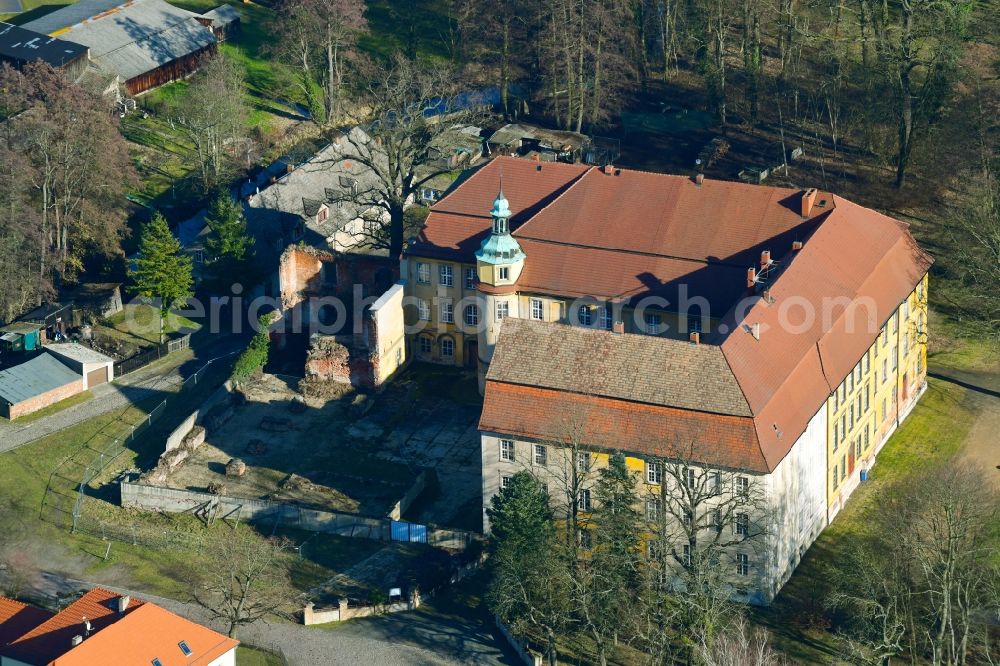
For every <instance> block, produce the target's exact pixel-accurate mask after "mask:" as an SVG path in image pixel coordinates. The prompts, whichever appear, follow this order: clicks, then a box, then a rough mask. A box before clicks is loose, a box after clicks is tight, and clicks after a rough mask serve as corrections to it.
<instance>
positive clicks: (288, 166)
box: [285, 164, 295, 173]
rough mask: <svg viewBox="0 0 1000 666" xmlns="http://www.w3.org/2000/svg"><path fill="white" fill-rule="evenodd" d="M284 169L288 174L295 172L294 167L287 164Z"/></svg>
mask: <svg viewBox="0 0 1000 666" xmlns="http://www.w3.org/2000/svg"><path fill="white" fill-rule="evenodd" d="M285 168H286V169H288V173H291V172H293V171H295V165H294V164H287V165H285Z"/></svg>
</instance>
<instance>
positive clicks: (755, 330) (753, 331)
mask: <svg viewBox="0 0 1000 666" xmlns="http://www.w3.org/2000/svg"><path fill="white" fill-rule="evenodd" d="M750 335H752V336H753V339H754V340H760V322H756V321H755V322H754V323H753V326H751V327H750Z"/></svg>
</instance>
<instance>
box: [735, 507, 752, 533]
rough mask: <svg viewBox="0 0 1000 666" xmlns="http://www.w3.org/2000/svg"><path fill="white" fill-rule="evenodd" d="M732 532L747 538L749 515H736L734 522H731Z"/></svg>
mask: <svg viewBox="0 0 1000 666" xmlns="http://www.w3.org/2000/svg"><path fill="white" fill-rule="evenodd" d="M733 532H735V533H736V535H737V536H747V535H749V534H750V514H748V513H738V514H736V520H734V521H733Z"/></svg>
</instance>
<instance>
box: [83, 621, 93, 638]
mask: <svg viewBox="0 0 1000 666" xmlns="http://www.w3.org/2000/svg"><path fill="white" fill-rule="evenodd" d="M92 629H93V627H92V626H91V624H90V620H88V619H87V618H83V635H84V636H89V635H90V632H91V630H92Z"/></svg>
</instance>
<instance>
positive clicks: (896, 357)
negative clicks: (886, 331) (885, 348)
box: [889, 345, 899, 370]
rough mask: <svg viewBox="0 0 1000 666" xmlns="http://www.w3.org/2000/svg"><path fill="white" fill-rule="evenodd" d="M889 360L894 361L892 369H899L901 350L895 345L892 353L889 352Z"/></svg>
mask: <svg viewBox="0 0 1000 666" xmlns="http://www.w3.org/2000/svg"><path fill="white" fill-rule="evenodd" d="M889 358H891V359H892V369H893V370H895V369H896V368H898V367H899V349H898V348H897V347H896V346H895V345H893V346H892V351H891V352H889Z"/></svg>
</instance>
